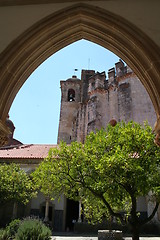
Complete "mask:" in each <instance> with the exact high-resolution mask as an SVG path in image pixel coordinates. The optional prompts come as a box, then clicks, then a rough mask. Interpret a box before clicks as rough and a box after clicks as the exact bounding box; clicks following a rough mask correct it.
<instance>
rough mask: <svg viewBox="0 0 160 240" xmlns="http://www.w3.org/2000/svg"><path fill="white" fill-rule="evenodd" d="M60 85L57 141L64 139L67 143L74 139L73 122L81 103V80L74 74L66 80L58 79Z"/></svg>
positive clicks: (74, 122)
mask: <svg viewBox="0 0 160 240" xmlns="http://www.w3.org/2000/svg"><path fill="white" fill-rule="evenodd" d="M60 85H61V109H60V120H59V129H58V141H57V142H58V143H59V142H60V141H64V142H66V143H67V144H69V143H71V142H72V141H74V140H76V139H75V134H74V127H75V126H74V124H76V118H77V114H78V109H79V107H80V104H81V80H80V79H78V78H77V77H76V76H75V75H74V76H72V78H69V79H67V80H66V81H64V80H63V81H60Z"/></svg>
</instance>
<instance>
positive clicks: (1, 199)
mask: <svg viewBox="0 0 160 240" xmlns="http://www.w3.org/2000/svg"><path fill="white" fill-rule="evenodd" d="M35 193H36V192H35V187H34V185H33V182H32V180H31V178H30V176H29V175H28V174H27V173H26V172H25V171H24V170H22V169H21V168H20V166H19V165H18V164H14V163H12V164H0V203H1V204H3V203H6V202H9V201H12V202H14V203H15V204H16V203H23V204H26V203H27V202H28V201H29V200H30V199H31V198H32V197H33V196H35Z"/></svg>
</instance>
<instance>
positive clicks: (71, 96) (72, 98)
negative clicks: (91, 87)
mask: <svg viewBox="0 0 160 240" xmlns="http://www.w3.org/2000/svg"><path fill="white" fill-rule="evenodd" d="M68 101H69V102H73V101H75V91H74V90H73V89H69V90H68Z"/></svg>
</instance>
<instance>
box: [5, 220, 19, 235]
mask: <svg viewBox="0 0 160 240" xmlns="http://www.w3.org/2000/svg"><path fill="white" fill-rule="evenodd" d="M20 223H21V220H20V219H14V220H13V221H11V222H10V223H9V225H8V226H7V227H6V231H7V234H8V236H9V237H10V238H13V237H14V236H15V235H16V232H17V230H18V228H19V226H20Z"/></svg>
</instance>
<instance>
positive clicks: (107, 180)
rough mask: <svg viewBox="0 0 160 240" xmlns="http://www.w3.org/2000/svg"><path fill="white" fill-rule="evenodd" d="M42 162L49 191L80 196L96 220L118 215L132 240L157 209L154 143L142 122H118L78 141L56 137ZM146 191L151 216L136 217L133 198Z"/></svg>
mask: <svg viewBox="0 0 160 240" xmlns="http://www.w3.org/2000/svg"><path fill="white" fill-rule="evenodd" d="M44 164H45V169H47V168H48V169H49V171H50V174H49V175H45V176H46V178H49V179H50V182H51V183H52V192H54V195H55V196H60V195H61V194H62V193H64V194H65V195H66V196H67V197H68V198H72V199H75V200H78V199H81V201H82V203H83V204H84V209H85V210H84V212H85V215H86V217H87V216H88V219H89V220H92V221H100V220H101V219H104V216H108V215H111V216H113V217H115V218H116V219H119V220H120V221H121V223H122V224H123V225H127V226H129V227H130V228H131V231H132V239H133V240H138V239H139V232H140V228H141V226H143V225H144V224H146V223H147V222H149V221H150V220H151V219H152V218H153V217H154V215H155V213H156V211H157V209H158V206H159V202H160V148H158V147H157V146H156V145H155V144H154V135H153V134H152V129H151V127H149V126H148V125H147V124H144V126H141V125H140V124H137V123H135V122H129V123H127V124H125V123H124V122H122V123H118V124H117V125H116V126H115V127H111V126H110V125H108V126H107V128H106V129H101V130H100V131H97V132H96V133H93V132H91V133H90V134H89V135H88V136H87V138H86V140H85V143H84V144H82V143H78V142H72V143H71V145H66V144H65V143H64V142H61V143H60V145H59V146H58V148H56V149H51V150H50V152H49V154H48V157H47V158H46V159H45V160H44V162H43V165H44ZM37 172H38V169H37ZM149 192H150V199H152V200H153V201H154V202H155V207H154V208H153V211H152V213H151V215H149V216H147V217H146V218H145V219H141V217H140V215H139V213H138V212H137V198H138V197H140V196H146V195H147V194H148V193H149ZM77 193H78V194H77ZM122 210H123V211H122Z"/></svg>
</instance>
